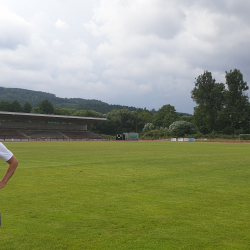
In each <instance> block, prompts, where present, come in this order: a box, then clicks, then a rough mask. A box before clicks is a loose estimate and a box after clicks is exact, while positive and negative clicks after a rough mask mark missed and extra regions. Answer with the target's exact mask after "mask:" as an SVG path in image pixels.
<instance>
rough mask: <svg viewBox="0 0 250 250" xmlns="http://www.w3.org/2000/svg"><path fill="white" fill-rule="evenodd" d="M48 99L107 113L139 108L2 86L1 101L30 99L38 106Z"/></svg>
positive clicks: (0, 89)
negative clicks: (114, 110) (115, 110)
mask: <svg viewBox="0 0 250 250" xmlns="http://www.w3.org/2000/svg"><path fill="white" fill-rule="evenodd" d="M45 99H47V100H48V101H50V102H51V103H52V104H53V106H54V107H55V108H68V109H77V110H84V109H87V110H95V111H96V112H100V113H102V114H106V113H108V112H110V111H111V110H113V109H124V108H126V109H128V110H130V111H135V110H136V109H137V108H135V107H128V106H122V105H111V104H108V103H105V102H102V101H99V100H89V99H81V98H60V97H56V95H55V94H51V93H46V92H42V91H34V90H27V89H20V88H4V87H0V102H1V101H8V102H13V101H14V100H17V101H18V102H19V103H20V104H21V105H23V104H24V103H25V102H26V101H28V102H29V103H30V104H31V106H32V107H36V106H37V104H38V103H40V102H41V101H43V100H45Z"/></svg>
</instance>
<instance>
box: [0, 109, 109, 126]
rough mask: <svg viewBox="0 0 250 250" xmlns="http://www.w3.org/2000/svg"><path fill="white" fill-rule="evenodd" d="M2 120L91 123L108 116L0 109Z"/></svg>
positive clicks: (104, 119) (0, 118)
mask: <svg viewBox="0 0 250 250" xmlns="http://www.w3.org/2000/svg"><path fill="white" fill-rule="evenodd" d="M0 120H11V121H13V120H15V121H44V122H67V123H78V124H79V123H80V124H91V123H95V122H99V121H106V120H107V119H106V118H96V117H82V116H64V115H44V114H33V113H19V112H3V111H0Z"/></svg>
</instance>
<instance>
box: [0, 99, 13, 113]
mask: <svg viewBox="0 0 250 250" xmlns="http://www.w3.org/2000/svg"><path fill="white" fill-rule="evenodd" d="M0 110H1V111H9V112H11V103H10V102H7V101H1V102H0Z"/></svg>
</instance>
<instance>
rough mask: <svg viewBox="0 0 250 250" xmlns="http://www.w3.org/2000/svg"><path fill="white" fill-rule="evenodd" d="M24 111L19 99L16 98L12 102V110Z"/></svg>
mask: <svg viewBox="0 0 250 250" xmlns="http://www.w3.org/2000/svg"><path fill="white" fill-rule="evenodd" d="M22 111H23V108H22V106H21V104H20V103H19V102H18V101H17V100H14V101H13V102H12V103H11V112H22Z"/></svg>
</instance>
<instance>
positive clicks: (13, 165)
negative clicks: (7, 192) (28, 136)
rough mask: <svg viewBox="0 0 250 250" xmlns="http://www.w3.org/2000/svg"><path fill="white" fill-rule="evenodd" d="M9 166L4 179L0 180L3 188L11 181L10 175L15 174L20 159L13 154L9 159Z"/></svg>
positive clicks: (0, 186)
mask: <svg viewBox="0 0 250 250" xmlns="http://www.w3.org/2000/svg"><path fill="white" fill-rule="evenodd" d="M7 163H9V167H8V169H7V171H6V173H5V175H4V177H3V179H2V180H1V181H0V188H3V187H4V186H5V185H6V184H7V182H8V181H9V179H10V177H11V176H12V175H13V174H14V172H15V170H16V168H17V165H18V160H17V158H16V157H15V156H14V155H13V156H12V157H11V158H10V159H9V160H8V161H7Z"/></svg>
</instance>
